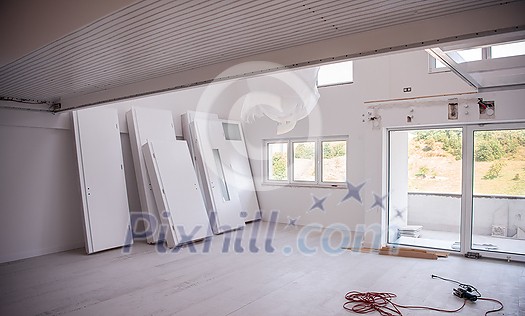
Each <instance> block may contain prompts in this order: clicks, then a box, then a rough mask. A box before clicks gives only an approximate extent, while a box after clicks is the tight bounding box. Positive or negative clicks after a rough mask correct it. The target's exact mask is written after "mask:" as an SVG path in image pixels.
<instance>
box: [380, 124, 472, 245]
mask: <svg viewBox="0 0 525 316" xmlns="http://www.w3.org/2000/svg"><path fill="white" fill-rule="evenodd" d="M462 160H463V157H462V129H461V128H440V129H418V130H397V131H390V132H389V170H390V172H389V195H388V197H389V200H388V201H389V203H388V205H389V212H388V213H389V217H388V222H389V236H388V242H389V243H392V244H400V245H408V246H420V247H426V248H437V249H446V250H449V251H459V250H460V227H461V197H462V195H461V183H462Z"/></svg>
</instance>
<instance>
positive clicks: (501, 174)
mask: <svg viewBox="0 0 525 316" xmlns="http://www.w3.org/2000/svg"><path fill="white" fill-rule="evenodd" d="M468 134H469V138H471V139H472V151H471V154H472V157H470V159H471V161H472V185H471V188H472V195H471V196H470V197H469V203H468V204H469V205H468V206H469V209H471V212H470V214H469V215H470V216H471V219H470V221H469V222H470V225H469V226H470V227H468V228H470V229H468V230H469V235H470V236H469V237H470V238H468V239H467V240H469V250H470V251H474V252H483V253H484V254H485V255H488V254H494V256H496V257H502V258H511V257H512V256H513V255H525V127H524V126H523V124H522V125H487V126H484V127H479V126H475V127H469V128H468Z"/></svg>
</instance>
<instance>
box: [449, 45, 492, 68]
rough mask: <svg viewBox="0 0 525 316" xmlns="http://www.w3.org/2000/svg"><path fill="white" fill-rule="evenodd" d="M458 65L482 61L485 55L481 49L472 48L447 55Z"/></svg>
mask: <svg viewBox="0 0 525 316" xmlns="http://www.w3.org/2000/svg"><path fill="white" fill-rule="evenodd" d="M447 54H448V55H449V56H450V58H452V59H453V60H454V61H455V62H456V63H458V64H461V63H464V62H469V61H476V60H481V59H482V58H483V54H482V51H481V48H470V49H463V50H457V51H453V52H448V53H447Z"/></svg>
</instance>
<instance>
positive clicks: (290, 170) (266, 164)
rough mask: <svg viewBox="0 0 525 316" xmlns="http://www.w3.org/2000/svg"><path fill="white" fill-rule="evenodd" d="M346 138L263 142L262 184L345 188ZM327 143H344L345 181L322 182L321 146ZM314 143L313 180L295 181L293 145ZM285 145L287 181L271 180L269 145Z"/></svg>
mask: <svg viewBox="0 0 525 316" xmlns="http://www.w3.org/2000/svg"><path fill="white" fill-rule="evenodd" d="M348 138H349V137H348V136H347V135H342V136H322V137H297V138H276V139H264V140H263V146H264V150H263V159H262V160H263V181H262V182H263V184H265V185H277V186H291V187H324V188H341V189H343V188H346V179H347V178H348ZM327 141H344V142H345V143H346V152H345V156H346V166H345V169H346V170H345V181H341V182H336V181H322V172H323V171H322V169H323V168H322V164H323V150H322V144H323V142H327ZM304 142H314V151H315V152H314V158H315V161H314V164H315V180H314V181H306V180H295V179H294V167H295V166H294V159H295V157H294V151H293V145H294V144H295V143H304ZM282 143H286V144H287V146H286V148H287V151H286V152H287V162H286V166H287V179H286V180H271V179H270V178H269V176H270V174H269V172H270V159H269V156H268V155H269V145H270V144H282Z"/></svg>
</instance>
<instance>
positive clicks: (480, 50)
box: [429, 41, 525, 73]
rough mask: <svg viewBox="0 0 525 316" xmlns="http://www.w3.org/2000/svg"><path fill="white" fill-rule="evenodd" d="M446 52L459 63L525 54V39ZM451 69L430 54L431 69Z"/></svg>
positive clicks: (436, 70) (437, 70) (431, 70)
mask: <svg viewBox="0 0 525 316" xmlns="http://www.w3.org/2000/svg"><path fill="white" fill-rule="evenodd" d="M446 54H447V55H448V56H449V57H450V58H452V60H453V61H454V62H456V63H458V64H462V63H469V62H475V61H480V60H487V59H496V58H504V57H512V56H521V55H525V41H520V42H512V43H499V44H494V45H492V46H484V47H476V48H468V49H461V50H451V51H447V52H446ZM446 70H449V69H448V67H447V65H445V64H443V63H442V62H441V61H440V60H439V59H436V58H434V57H433V56H431V55H430V54H429V71H430V72H431V73H432V72H441V71H446Z"/></svg>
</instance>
